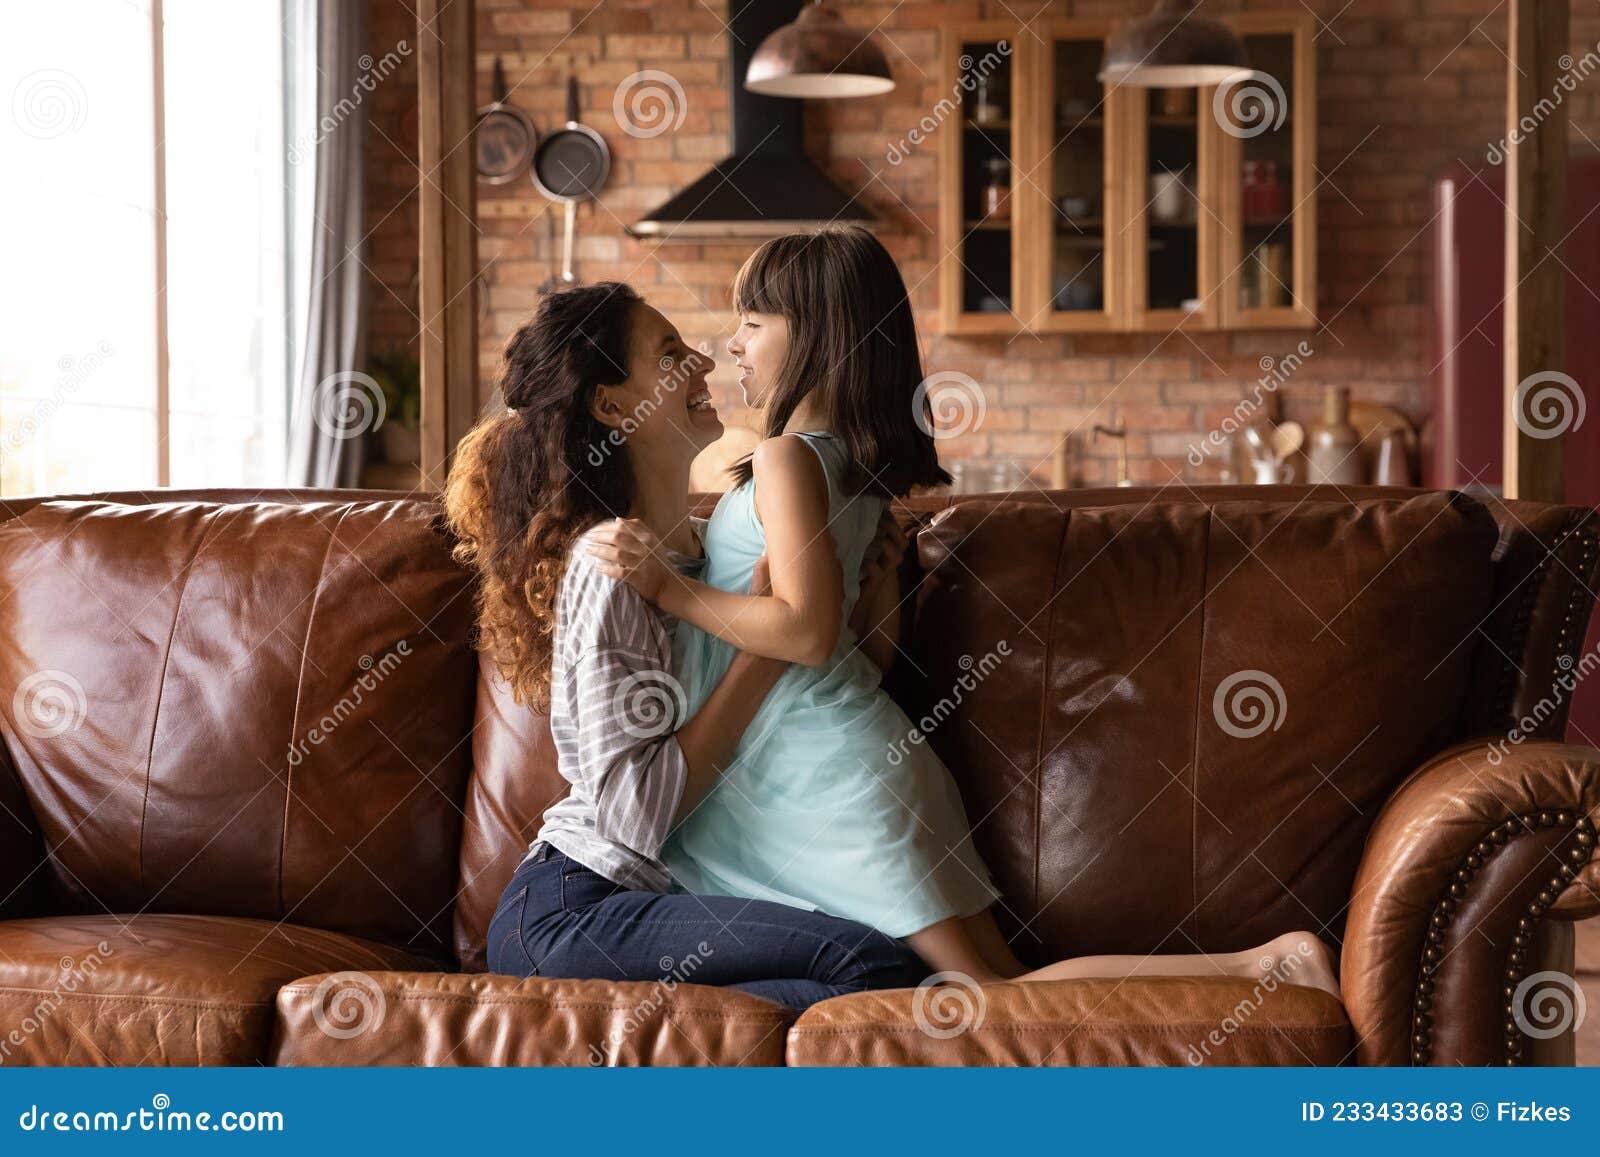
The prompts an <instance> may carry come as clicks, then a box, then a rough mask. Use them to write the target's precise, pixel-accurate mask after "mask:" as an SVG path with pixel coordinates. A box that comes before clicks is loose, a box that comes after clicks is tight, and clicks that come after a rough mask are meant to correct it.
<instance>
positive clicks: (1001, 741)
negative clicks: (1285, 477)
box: [908, 492, 1496, 962]
mask: <svg viewBox="0 0 1600 1157" xmlns="http://www.w3.org/2000/svg"><path fill="white" fill-rule="evenodd" d="M1495 540H1496V531H1495V526H1494V523H1493V521H1492V519H1491V518H1490V517H1489V515H1488V513H1487V512H1486V511H1485V510H1484V509H1483V508H1482V507H1480V506H1478V505H1477V504H1476V503H1474V502H1472V501H1471V500H1470V499H1464V498H1461V497H1460V496H1459V495H1452V494H1446V493H1418V492H1401V493H1399V494H1398V495H1397V494H1395V493H1394V492H1390V493H1389V496H1388V497H1384V498H1359V499H1356V500H1354V501H1326V500H1318V501H1309V500H1302V501H1300V502H1297V503H1293V504H1291V503H1287V502H1283V501H1276V502H1266V501H1251V500H1244V499H1241V500H1237V501H1217V502H1213V503H1204V502H1200V501H1174V500H1171V499H1169V498H1165V497H1159V498H1157V499H1152V500H1150V501H1146V502H1144V503H1143V504H1138V505H1135V504H1129V505H1123V506H1107V507H1099V508H1078V509H1068V508H1064V507H1063V508H1058V507H1057V506H1055V505H1053V504H1050V503H1041V502H1034V503H1016V502H1011V503H1007V502H1000V503H995V502H993V501H979V502H971V503H962V504H960V505H957V506H955V507H954V508H952V509H950V510H948V511H946V512H945V513H943V514H942V515H940V516H938V517H936V518H935V519H934V520H933V522H932V524H931V525H930V526H929V527H928V528H927V529H925V530H924V531H923V532H922V533H921V534H920V535H919V536H918V542H917V546H918V553H919V560H920V563H921V565H922V567H923V568H924V569H925V571H927V572H928V573H927V575H926V577H925V579H924V581H923V583H922V586H921V589H920V594H919V598H918V602H917V613H916V622H915V626H914V629H913V630H912V632H911V643H910V650H911V658H912V660H913V661H914V664H915V667H916V668H918V669H919V670H920V671H921V672H923V673H924V675H925V677H924V678H922V679H920V680H919V685H918V689H917V691H916V694H915V698H916V699H917V700H918V702H916V703H914V704H908V713H909V714H910V715H911V716H912V719H913V722H914V723H920V724H921V725H922V731H923V732H924V733H925V735H926V739H925V741H926V742H929V743H931V745H932V746H933V748H934V749H935V750H936V751H937V752H938V753H939V754H940V756H942V757H943V759H944V761H945V763H946V764H947V765H948V766H949V767H950V768H951V769H952V771H953V773H954V774H955V776H956V778H957V781H958V783H959V784H960V787H961V790H962V795H963V798H964V800H965V803H966V807H967V811H968V818H969V820H970V822H971V824H972V826H973V829H974V835H975V839H976V842H977V846H978V849H979V851H980V852H981V854H982V855H983V857H984V859H985V861H986V862H987V863H988V865H989V866H990V869H991V871H993V872H994V873H995V875H996V877H997V883H998V884H999V885H1000V887H1001V889H1002V890H1003V892H1004V894H1005V898H1004V901H1003V902H1002V906H1001V909H1000V913H999V914H1000V918H1001V922H1002V926H1003V927H1005V928H1006V929H1007V931H1008V933H1010V934H1011V935H1012V936H1013V938H1014V944H1015V947H1016V948H1017V951H1018V952H1019V954H1020V955H1022V956H1024V957H1025V958H1027V959H1030V960H1033V961H1036V962H1037V961H1046V960H1051V959H1056V958H1059V957H1062V956H1066V955H1080V954H1084V953H1101V952H1138V953H1144V952H1163V953H1172V952H1194V951H1229V950H1235V949H1241V948H1245V947H1248V946H1250V945H1252V944H1255V943H1258V942H1260V941H1262V940H1265V939H1267V938H1268V937H1270V936H1272V935H1275V934H1277V933H1279V932H1283V931H1287V930H1289V929H1293V928H1309V929H1311V930H1313V931H1317V932H1319V933H1321V934H1323V935H1324V936H1325V937H1326V938H1328V939H1330V940H1334V941H1337V940H1338V938H1339V936H1340V934H1341V932H1342V927H1343V913H1344V908H1345V905H1346V903H1347V902H1348V900H1349V896H1350V886H1351V881H1352V879H1353V877H1354V875H1355V870H1356V863H1357V860H1358V858H1359V856H1360V852H1361V848H1362V844H1363V841H1364V839H1365V836H1366V832H1367V829H1368V827H1369V826H1370V824H1371V823H1372V820H1373V818H1374V816H1375V814H1376V813H1377V811H1378V809H1379V808H1380V807H1381V806H1382V804H1383V802H1384V800H1385V799H1386V798H1387V796H1388V795H1389V793H1390V791H1391V790H1392V789H1393V788H1394V786H1395V785H1396V784H1397V783H1398V782H1399V781H1400V780H1401V779H1402V778H1403V777H1404V776H1405V775H1407V774H1408V773H1409V772H1410V771H1412V770H1413V769H1414V768H1415V767H1416V766H1417V765H1418V764H1419V763H1420V762H1421V760H1422V759H1423V758H1424V757H1426V756H1428V755H1430V754H1432V753H1433V752H1435V751H1437V750H1438V749H1439V748H1441V747H1442V746H1444V745H1445V744H1446V743H1447V742H1448V741H1449V739H1450V738H1451V736H1452V732H1453V729H1454V727H1455V723H1456V719H1457V717H1458V714H1459V712H1460V710H1461V706H1462V703H1463V700H1464V697H1465V691H1466V683H1467V678H1468V673H1469V667H1470V664H1471V661H1472V658H1473V654H1474V651H1475V648H1476V644H1477V642H1478V640H1477V639H1476V637H1475V634H1476V627H1477V625H1478V624H1479V623H1481V622H1482V621H1483V620H1484V617H1485V615H1486V614H1487V613H1488V611H1489V609H1490V603H1491V599H1490V594H1491V585H1492V568H1491V552H1492V550H1493V548H1494V545H1495Z"/></svg>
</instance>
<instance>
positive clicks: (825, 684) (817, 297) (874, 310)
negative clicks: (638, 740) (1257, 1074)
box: [590, 228, 1337, 993]
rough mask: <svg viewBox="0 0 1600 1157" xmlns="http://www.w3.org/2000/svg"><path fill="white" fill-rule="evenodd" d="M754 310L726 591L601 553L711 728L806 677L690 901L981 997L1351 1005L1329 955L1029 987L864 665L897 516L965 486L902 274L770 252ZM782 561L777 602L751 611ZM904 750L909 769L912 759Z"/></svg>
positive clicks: (740, 776) (871, 251)
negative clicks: (1076, 988)
mask: <svg viewBox="0 0 1600 1157" xmlns="http://www.w3.org/2000/svg"><path fill="white" fill-rule="evenodd" d="M733 296H734V305H735V308H736V309H737V310H738V311H739V315H740V325H739V329H738V331H737V332H736V333H735V335H734V337H733V338H732V339H731V340H730V341H729V342H728V350H729V352H730V353H732V354H733V356H734V357H735V359H737V361H738V365H739V369H740V379H739V380H740V385H741V387H742V388H743V390H744V393H745V399H746V401H747V402H748V403H749V404H750V405H751V406H753V407H756V408H759V409H762V410H763V411H764V414H765V425H766V438H765V440H764V441H762V442H761V443H760V444H759V445H758V446H757V447H756V449H755V451H754V453H752V454H751V455H750V457H749V459H748V460H747V461H745V462H743V463H741V464H740V465H739V466H738V467H736V468H735V471H734V473H735V477H736V479H737V481H738V485H737V486H736V487H735V488H734V489H732V490H730V491H729V492H728V493H727V494H726V495H724V496H723V499H722V501H721V502H719V503H718V505H717V508H716V511H715V513H714V514H713V515H712V517H711V521H710V524H709V526H708V528H707V533H706V539H705V548H706V554H707V560H708V561H707V567H706V570H705V574H704V579H703V581H697V580H695V579H692V578H687V577H685V576H684V575H682V574H680V573H678V572H677V571H675V570H674V569H673V568H672V567H671V566H670V565H668V564H667V562H666V560H665V558H664V557H663V555H662V552H661V549H660V545H659V543H658V542H656V540H655V538H654V536H653V535H652V534H651V533H650V531H649V530H648V528H647V527H645V526H644V525H643V524H642V523H640V522H637V521H632V520H618V521H614V522H611V523H607V524H604V525H603V526H602V527H601V528H600V529H599V530H597V531H596V532H594V533H593V534H591V536H590V542H591V546H590V549H591V551H592V552H593V554H594V556H595V558H596V559H597V560H598V562H599V566H600V568H601V570H602V571H603V572H604V573H606V574H608V575H610V576H612V577H614V578H619V579H622V580H624V581H626V582H628V583H629V584H630V585H632V586H633V587H634V588H635V589H636V590H637V591H638V592H639V593H640V594H642V595H643V596H644V597H645V598H646V599H648V600H650V601H651V602H653V603H655V604H656V605H657V606H658V607H660V609H661V610H662V611H664V612H666V613H668V614H670V615H673V616H676V617H677V618H678V619H679V620H681V625H680V627H679V630H678V634H677V641H676V645H675V662H674V667H675V669H676V670H677V671H678V673H679V677H680V678H681V680H682V682H683V684H684V690H685V692H686V695H687V699H688V704H689V709H690V710H691V711H693V710H694V709H695V708H696V706H697V705H698V704H699V703H700V702H701V701H702V700H703V699H704V697H705V696H706V695H708V694H709V693H710V691H711V689H713V688H714V687H715V686H716V684H717V682H718V680H719V679H720V678H721V676H722V673H723V672H724V671H725V670H726V669H727V666H728V664H729V662H730V661H731V660H732V658H733V656H734V655H735V654H736V653H738V652H739V651H746V652H750V653H753V654H758V655H766V656H770V657H772V658H777V659H784V660H788V661H789V662H790V663H791V664H793V666H791V667H790V668H789V670H788V671H787V672H786V673H785V674H784V675H783V676H782V678H780V679H779V681H778V683H777V685H776V687H775V688H774V689H773V691H772V692H771V693H770V694H769V695H768V697H767V699H766V701H765V702H764V703H763V705H762V706H761V708H760V710H759V711H758V712H757V713H756V715H755V717H754V719H753V721H752V722H751V724H750V726H749V727H748V729H747V730H746V731H745V734H744V738H743V739H742V740H741V741H740V743H739V745H738V746H737V748H736V750H735V752H734V756H733V761H732V764H731V765H730V766H729V767H728V769H727V771H726V774H725V777H724V781H723V782H722V783H721V784H720V785H719V786H718V787H717V788H716V789H715V790H714V791H712V792H711V793H710V794H709V795H708V796H707V797H706V798H705V799H704V800H703V802H702V803H701V804H700V806H699V807H698V808H697V809H696V810H695V811H694V813H693V814H692V815H690V816H688V817H687V818H685V819H683V820H682V822H681V823H680V825H679V827H678V829H677V831H676V832H675V834H674V835H673V837H672V838H671V839H670V840H669V841H668V844H667V846H666V848H665V849H664V852H663V858H664V859H665V860H666V862H667V863H668V865H669V866H670V867H671V870H672V873H673V876H674V878H675V879H676V880H677V881H678V883H679V884H680V885H682V886H683V887H685V888H687V889H688V890H689V891H691V892H701V893H709V894H718V895H734V896H744V897H750V898H753V899H762V900H777V901H780V902H783V903H788V904H792V905H796V906H799V907H804V908H815V909H820V910H822V911H825V912H828V913H831V914H833V915H835V916H843V917H847V918H849V919H852V920H857V921H860V922H862V923H864V924H868V925H871V926H873V927H875V928H877V929H879V930H880V931H882V932H885V933H887V934H889V935H891V936H895V937H903V938H904V939H905V940H906V942H907V943H908V944H909V945H910V946H911V947H912V948H913V949H914V950H915V951H916V952H917V954H918V955H919V956H921V958H922V959H923V961H924V962H925V963H926V964H927V965H928V966H929V967H930V968H931V969H934V970H936V971H938V972H951V973H961V974H964V975H965V976H967V977H970V978H972V979H973V980H976V981H978V982H979V983H986V982H995V981H1000V980H1011V979H1022V980H1046V979H1063V978H1068V977H1074V976H1108V975H1109V976H1117V975H1130V974H1133V973H1143V974H1151V973H1167V974H1190V973H1202V974H1205V973H1214V972H1216V971H1219V970H1220V971H1222V972H1224V973H1231V974H1237V975H1246V976H1262V975H1264V974H1265V973H1266V972H1267V971H1270V970H1271V968H1273V967H1276V965H1277V958H1278V957H1279V956H1280V955H1287V954H1289V953H1291V952H1295V951H1296V949H1297V947H1298V951H1299V952H1300V953H1301V954H1305V955H1309V956H1310V957H1312V959H1309V960H1306V961H1304V962H1303V963H1302V964H1301V966H1300V967H1298V968H1297V970H1296V972H1295V977H1296V980H1297V982H1301V983H1310V984H1317V985H1319V986H1320V987H1325V988H1328V989H1329V990H1330V991H1334V992H1335V993H1336V992H1337V986H1336V982H1335V981H1334V979H1333V973H1332V968H1331V961H1330V958H1329V955H1328V952H1327V949H1326V947H1325V946H1323V945H1322V944H1321V942H1320V941H1318V940H1317V938H1316V937H1315V936H1313V935H1310V934H1308V933H1290V934H1288V935H1286V936H1284V937H1280V938H1279V940H1276V941H1273V942H1271V943H1270V944H1267V945H1263V946H1262V947H1260V948H1256V949H1251V950H1248V951H1245V952H1239V953H1229V954H1219V955H1213V956H1209V957H1204V958H1201V957H1195V956H1187V957H1185V956H1149V957H1131V956H1130V957H1090V958H1080V959H1077V960H1068V961H1062V962H1060V963H1057V964H1053V965H1050V966H1048V967H1046V968H1043V969H1040V970H1037V971H1035V972H1032V973H1029V972H1027V971H1026V969H1025V968H1024V966H1023V965H1022V964H1021V963H1020V962H1019V961H1018V960H1017V958H1016V957H1015V956H1014V955H1013V954H1012V952H1011V949H1010V947H1009V945H1008V944H1007V943H1006V941H1005V939H1004V937H1003V936H1002V935H1001V934H1000V931H999V929H998V927H997V925H996V924H995V921H994V918H993V916H992V915H991V913H990V911H989V909H990V906H991V905H992V904H993V902H994V901H995V900H996V899H997V898H998V897H999V892H998V890H997V889H996V888H995V886H994V885H993V883H992V882H991V881H990V878H989V873H988V871H987V869H986V868H985V867H984V865H983V863H982V861H981V860H980V859H979V858H978V855H977V853H976V851H975V850H974V848H973V845H972V839H971V834H970V830H969V827H968V822H967V817H966V815H965V813H964V811H963V809H962V805H961V800H960V796H959V795H958V793H957V791H956V788H955V784H954V781H953V780H952V778H951V776H950V773H949V771H948V770H947V769H946V768H945V767H944V765H943V764H942V763H940V762H939V759H938V757H937V756H936V755H934V754H933V752H932V750H931V748H929V747H928V746H927V745H926V744H917V745H911V746H910V747H907V745H906V744H904V743H903V742H902V741H903V740H904V739H905V737H906V735H908V734H910V733H911V730H912V725H911V723H910V721H909V720H908V719H907V718H906V716H905V715H904V713H903V712H902V711H901V710H900V709H899V708H898V707H897V706H896V705H895V704H894V702H893V701H892V700H891V699H890V698H889V697H888V695H886V694H885V693H884V692H883V691H882V690H881V689H880V687H879V680H880V670H879V668H878V666H876V665H875V664H874V662H873V661H872V660H871V659H869V658H868V657H867V654H865V653H864V652H865V651H871V650H874V649H879V650H881V647H882V643H883V641H884V639H885V638H888V639H892V637H893V634H894V632H893V628H892V621H893V606H892V604H893V603H894V602H895V601H896V600H897V598H898V592H896V591H894V590H893V589H890V590H888V592H887V595H888V601H889V603H890V604H891V605H889V606H885V607H884V608H882V613H876V614H873V615H870V616H869V619H870V620H872V621H877V622H879V623H880V631H879V632H878V633H875V636H874V640H873V641H872V642H873V645H872V646H858V640H857V638H856V637H855V635H854V633H853V632H851V631H850V630H849V628H848V627H846V626H845V624H846V623H847V622H848V621H849V619H850V616H851V613H852V610H853V609H854V606H855V602H856V599H857V596H858V594H859V593H860V592H859V586H858V583H857V582H856V581H854V579H853V578H852V577H851V576H854V575H856V574H857V573H858V571H859V569H860V563H861V559H862V554H863V552H864V551H865V550H866V548H867V546H868V544H869V543H870V542H871V540H872V538H873V535H874V531H875V529H876V527H877V524H878V520H879V517H880V515H881V514H882V513H883V510H884V507H885V503H886V502H887V500H888V499H890V498H893V497H898V496H902V495H905V494H907V493H908V492H909V491H910V490H911V489H912V488H913V487H918V486H933V485H937V484H939V483H942V482H948V481H949V476H948V475H947V474H946V473H945V471H944V470H943V469H941V468H940V466H939V462H938V457H937V455H936V453H935V447H934V440H933V438H932V436H931V434H930V433H929V430H930V429H931V426H930V414H929V410H928V407H927V403H926V401H925V399H917V398H916V393H917V388H918V385H919V384H920V383H921V381H922V380H923V376H922V365H921V357H920V355H919V353H918V344H917V333H916V326H915V323H914V321H913V318H912V313H911V307H910V303H909V301H908V299H907V296H906V289H905V284H904V282H903V281H902V280H901V277H900V272H899V270H898V269H897V268H896V267H895V264H894V261H893V259H892V258H891V257H890V256H889V254H888V252H887V251H886V250H885V249H884V248H883V246H882V245H880V244H879V243H878V241H877V240H876V239H875V238H874V237H873V236H872V235H871V234H870V233H868V232H866V231H865V230H862V229H854V228H852V229H829V230H826V231H823V232H819V233H813V234H803V235H800V234H797V235H791V236H787V237H780V238H777V239H775V240H773V241H770V242H768V243H767V244H765V245H763V246H762V247H761V248H760V249H759V250H757V251H756V253H755V254H754V255H752V256H751V258H750V260H749V261H748V262H746V264H745V266H744V268H743V269H741V270H740V272H739V275H738V278H737V280H736V282H735V285H734V292H733ZM919 401H920V402H921V407H920V410H919V408H918V405H917V403H918V402H919ZM763 556H765V557H766V558H767V560H768V562H769V564H770V568H771V580H770V581H771V593H770V595H766V596H751V595H748V594H746V593H744V592H746V591H748V590H749V589H750V575H751V571H752V569H753V568H754V567H755V565H756V563H757V561H758V560H759V559H761V558H762V557H763ZM886 621H887V622H888V623H889V624H891V625H889V626H888V627H887V629H884V627H883V624H884V623H885V622H886ZM891 750H894V751H903V752H904V755H903V757H902V758H899V759H894V760H891V759H890V758H889V754H890V751H891ZM1300 942H1303V943H1300Z"/></svg>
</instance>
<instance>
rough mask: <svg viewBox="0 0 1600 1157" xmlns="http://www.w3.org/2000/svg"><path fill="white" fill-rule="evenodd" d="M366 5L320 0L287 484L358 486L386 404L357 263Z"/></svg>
mask: <svg viewBox="0 0 1600 1157" xmlns="http://www.w3.org/2000/svg"><path fill="white" fill-rule="evenodd" d="M365 8H366V5H365V4H359V3H349V2H348V0H316V2H315V9H316V17H315V23H316V62H317V68H316V73H315V75H314V76H310V77H306V78H305V83H306V84H307V85H311V84H315V86H316V102H315V110H314V111H315V117H314V120H315V122H316V124H315V125H314V126H312V127H313V129H314V131H315V137H314V138H313V139H314V141H315V144H314V146H313V147H312V148H310V149H303V150H302V151H304V152H308V153H309V154H310V157H309V158H307V157H301V158H300V162H299V163H301V164H307V163H310V164H313V165H314V166H315V176H314V178H313V181H312V189H313V192H312V198H311V200H312V203H311V204H310V205H309V206H303V207H300V208H299V209H298V210H297V211H305V212H309V213H310V214H311V220H310V225H309V236H310V252H309V253H304V252H303V253H299V254H296V259H297V260H299V261H302V262H305V263H306V268H307V273H308V279H309V288H308V293H307V297H306V311H305V318H304V323H305V324H304V330H303V332H302V334H301V335H300V346H301V356H300V361H299V373H298V376H297V378H296V379H295V382H294V390H293V399H292V400H293V405H292V407H291V410H292V413H293V418H292V419H291V421H290V426H289V471H288V473H289V478H288V481H289V485H291V486H358V485H360V483H361V468H362V465H363V464H364V462H365V459H366V443H367V432H368V431H369V430H370V429H371V427H372V424H373V420H374V417H375V415H377V414H380V413H382V408H381V407H382V402H381V400H380V399H379V398H378V397H376V396H375V387H374V385H373V382H372V379H371V378H369V377H367V376H366V374H365V372H364V371H365V368H366V366H365V360H366V305H367V302H366V286H365V284H364V281H363V278H364V275H365V273H366V270H365V267H364V266H363V265H362V263H361V238H362V226H363V204H362V187H363V181H362V174H361V170H362V151H363V150H362V146H363V143H364V142H365V140H366V136H367V110H366V102H365V100H364V99H363V98H364V97H365V96H366V93H365V92H364V91H363V89H362V86H361V84H360V83H359V82H360V78H361V76H362V70H361V65H360V63H359V59H360V57H361V54H362V52H363V51H364V46H365V28H364V23H363V16H362V13H363V10H364V9H365Z"/></svg>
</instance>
